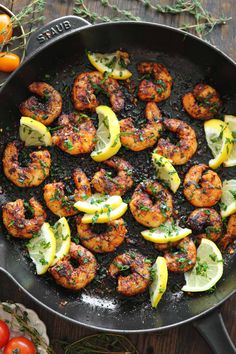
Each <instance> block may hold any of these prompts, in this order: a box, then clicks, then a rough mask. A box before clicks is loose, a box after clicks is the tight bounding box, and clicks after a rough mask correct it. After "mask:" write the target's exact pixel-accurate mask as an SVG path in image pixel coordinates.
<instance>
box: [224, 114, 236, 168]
mask: <svg viewBox="0 0 236 354" xmlns="http://www.w3.org/2000/svg"><path fill="white" fill-rule="evenodd" d="M224 119H225V123H227V124H228V126H229V129H230V130H231V133H232V136H233V148H232V151H231V153H230V155H229V158H228V160H226V161H224V166H225V167H231V166H236V117H235V116H225V118H224Z"/></svg>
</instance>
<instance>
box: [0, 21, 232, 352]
mask: <svg viewBox="0 0 236 354" xmlns="http://www.w3.org/2000/svg"><path fill="white" fill-rule="evenodd" d="M83 26H84V28H82V27H83ZM118 48H123V49H126V50H128V52H129V53H130V54H131V58H132V61H133V64H134V66H133V68H132V69H131V70H132V71H133V72H135V64H136V63H137V62H139V61H141V60H157V61H159V62H161V63H163V64H164V65H166V66H167V68H168V69H169V70H170V72H171V74H172V75H173V77H174V89H173V92H172V95H171V98H170V99H169V100H167V101H166V102H164V103H161V104H160V108H161V111H162V113H163V115H164V116H167V117H177V118H178V117H179V118H180V117H181V118H183V119H184V120H185V121H187V122H190V118H189V117H188V116H187V115H186V114H185V113H184V111H183V109H182V106H181V100H180V97H181V95H182V94H183V93H184V92H187V91H188V90H189V89H192V87H193V86H194V85H195V84H197V83H199V82H208V83H210V84H212V85H213V86H214V87H216V88H217V90H218V91H219V92H220V93H221V96H222V97H223V100H224V105H223V106H224V110H225V112H228V113H230V114H235V112H236V100H235V89H234V88H235V82H236V65H235V63H234V62H233V61H232V60H231V59H230V58H228V57H227V56H225V55H224V54H223V53H221V52H220V51H219V50H217V49H215V48H213V47H212V46H210V45H209V44H207V43H205V42H203V41H201V40H200V39H198V38H196V37H194V36H192V35H188V34H186V33H184V32H182V31H179V30H176V29H174V28H171V27H168V26H163V25H156V24H150V23H132V22H129V23H128V22H124V23H110V24H100V25H96V26H91V25H89V24H88V23H87V22H86V21H84V20H82V19H79V18H77V17H73V16H70V17H64V18H61V19H58V20H55V21H53V22H52V23H50V24H49V25H47V26H45V27H44V28H43V29H41V30H40V31H38V32H37V33H36V34H35V35H34V37H32V38H31V41H30V43H29V46H28V58H27V59H26V60H25V62H24V63H23V65H21V67H20V68H19V69H18V70H17V71H16V72H15V73H14V74H13V75H11V77H10V78H9V80H8V82H7V83H6V84H5V86H4V87H3V88H2V90H1V93H0V102H1V104H0V117H1V123H0V124H1V128H3V133H1V143H0V149H1V154H2V151H3V149H4V146H5V144H6V142H7V141H9V140H12V139H13V138H14V136H17V132H18V125H19V123H18V122H19V111H18V106H19V104H20V102H22V101H23V100H24V99H25V98H26V97H28V95H29V93H28V91H27V86H28V85H29V84H30V83H31V82H33V81H39V80H41V81H43V80H45V81H48V82H49V83H52V84H53V85H54V86H55V87H57V88H58V89H59V90H60V92H62V93H63V98H64V101H65V102H67V103H66V104H64V107H63V110H64V111H65V112H68V111H70V110H71V109H72V106H71V104H70V103H68V102H70V89H68V85H69V86H71V84H72V81H73V78H74V77H75V75H76V73H78V72H81V71H84V70H91V69H92V68H91V67H90V66H89V65H88V62H87V61H86V56H85V50H86V49H89V50H92V51H101V52H111V51H114V50H116V49H118ZM48 75H50V77H49V76H48ZM134 77H135V75H134ZM142 109H143V105H142V104H140V107H138V108H136V110H134V107H133V106H132V104H130V101H129V97H128V95H127V104H126V107H125V109H124V111H123V112H121V113H120V114H119V116H120V117H126V116H129V115H130V114H131V112H132V115H134V116H135V117H136V118H137V120H139V119H140V116H142ZM223 113H224V111H222V112H221V114H223ZM191 125H192V126H193V127H194V129H195V130H196V132H197V135H198V140H199V151H198V154H196V156H195V157H194V158H193V159H192V160H191V161H190V163H189V164H187V165H186V166H184V167H183V168H179V170H178V171H179V173H180V175H181V176H183V174H184V173H185V172H186V171H187V169H188V168H189V167H190V166H191V165H193V164H194V163H198V162H199V161H201V162H206V163H207V161H208V160H209V157H210V153H209V150H208V149H207V147H206V144H205V143H204V140H202V138H203V130H202V124H201V123H200V122H197V121H193V120H191ZM122 153H123V154H125V158H127V159H128V160H129V161H131V162H132V163H133V165H134V166H135V167H136V170H137V171H138V172H137V173H136V175H135V181H136V182H139V181H140V180H142V179H144V178H147V177H151V176H153V173H154V171H153V170H152V168H151V164H150V158H149V156H150V153H149V152H148V151H144V152H142V153H140V154H138V155H134V153H132V152H126V151H124V150H122V151H121V152H120V154H121V155H122ZM52 154H53V164H54V170H53V174H54V175H53V177H51V179H54V178H55V179H57V180H60V179H62V178H63V177H65V176H68V175H69V176H70V173H71V171H72V170H73V168H74V167H76V166H78V165H80V166H81V167H82V168H83V169H84V170H85V172H86V173H87V174H88V176H89V177H91V176H92V175H93V173H94V171H96V170H98V168H100V166H101V165H97V164H95V163H94V162H92V161H91V159H89V158H87V157H85V158H84V157H76V158H73V157H70V156H67V154H65V153H62V152H60V151H57V149H53V151H52ZM134 156H135V158H134ZM219 173H220V175H221V177H222V178H223V179H224V178H233V176H235V168H230V169H227V171H226V170H223V169H220V170H219ZM1 180H2V187H1V194H0V203H1V205H2V204H4V203H6V202H7V201H10V200H15V199H17V198H20V197H21V198H22V197H23V198H25V199H28V198H29V197H30V196H32V195H36V197H37V198H38V199H39V200H40V199H42V189H41V188H42V186H41V187H40V188H36V189H29V190H20V191H19V188H17V187H14V186H13V185H12V184H10V183H9V182H8V181H7V180H6V178H5V176H4V175H3V173H2V174H1ZM48 181H50V178H49V179H48V180H47V181H46V183H47V182H48ZM70 187H71V186H68V189H69V188H70ZM176 199H177V203H176V209H177V210H178V211H179V216H180V219H181V220H182V221H185V220H186V216H187V214H188V213H189V212H190V210H192V208H191V206H190V205H189V204H188V203H186V202H185V201H184V199H183V198H181V190H180V192H179V194H178V195H177V196H176ZM48 217H49V221H52V222H53V221H54V220H55V216H54V217H53V216H52V215H50V214H49V215H48ZM126 218H127V221H128V226H129V234H130V239H131V244H130V245H129V248H131V249H132V248H133V249H135V250H136V249H138V250H139V251H140V252H142V253H143V254H145V255H147V256H148V257H150V258H151V259H155V257H156V252H154V251H153V248H152V247H151V246H150V245H149V244H148V243H147V242H145V241H144V240H142V239H141V237H140V236H139V235H140V234H139V232H140V230H141V229H143V228H142V227H141V226H139V225H137V223H134V222H133V219H132V217H131V215H130V214H129V213H127V216H126ZM1 233H2V236H1V238H0V269H1V270H2V271H3V272H5V273H7V274H8V275H9V276H10V277H11V278H12V279H13V280H14V281H15V282H16V283H17V284H18V285H19V286H20V287H22V289H24V291H25V292H26V293H27V294H29V295H30V296H31V297H32V298H33V299H35V300H36V301H37V302H39V303H40V304H41V305H43V306H44V307H46V308H47V309H49V310H51V311H54V312H55V313H57V314H59V315H61V316H63V317H65V318H66V319H69V320H71V321H73V322H75V323H78V324H81V325H84V326H88V327H91V328H96V329H100V330H107V331H113V332H146V331H160V330H163V329H167V328H170V327H173V326H176V325H179V324H183V323H185V322H188V321H190V320H196V319H197V318H198V317H200V316H202V315H204V314H206V313H208V312H210V311H211V310H213V309H214V308H216V307H217V306H219V305H220V304H221V303H222V302H223V301H224V300H226V299H227V298H228V297H229V296H230V295H231V294H232V293H233V292H234V291H235V282H236V275H235V272H234V271H233V270H234V268H235V263H236V258H235V257H234V259H233V258H232V257H231V258H230V257H226V262H225V263H226V264H225V268H224V269H225V271H224V276H223V278H222V280H221V281H220V282H219V284H218V285H217V289H216V291H215V292H213V293H212V294H209V293H208V294H203V295H199V294H198V295H196V296H192V297H191V296H187V295H186V294H183V293H182V292H181V291H180V287H181V285H182V284H183V277H182V276H176V275H174V276H170V282H169V287H168V289H169V290H168V292H167V293H166V294H165V297H164V299H163V300H162V301H161V303H160V304H159V305H158V309H157V310H154V309H152V308H151V306H150V304H149V301H148V300H147V297H148V296H147V295H145V296H142V295H141V296H139V297H136V298H134V299H128V300H127V299H122V298H119V297H118V296H117V294H116V293H115V292H114V291H113V290H112V289H114V287H115V285H114V283H112V284H110V283H109V280H107V278H105V279H104V267H105V266H106V265H107V264H108V263H109V262H110V260H111V259H112V257H114V255H111V256H107V255H105V256H100V257H98V260H99V262H100V263H101V264H102V265H103V267H101V269H100V271H99V277H98V279H97V280H96V281H95V282H94V283H92V284H91V286H88V287H87V288H86V290H85V291H82V292H80V293H79V294H73V293H71V292H68V291H66V290H64V289H62V288H59V287H58V286H56V285H55V283H54V282H53V281H52V280H51V279H50V277H48V276H47V275H46V276H44V277H38V276H35V275H34V270H33V266H32V264H31V262H30V261H29V260H28V259H27V257H26V255H25V252H24V248H23V246H22V242H21V241H19V240H17V241H16V240H12V239H11V238H7V237H5V230H4V228H2V232H1ZM3 234H4V235H3ZM125 247H127V245H123V246H121V247H120V248H119V252H122V251H123V249H124V248H125ZM1 286H3V285H1ZM104 287H107V289H106V291H104ZM195 325H196V327H198V328H199V329H200V331H201V332H203V334H204V335H205V336H208V341H209V342H210V343H211V345H212V348H213V350H214V351H215V352H216V353H228V354H230V353H235V350H234V348H233V344H232V342H231V341H230V339H229V337H228V335H227V333H226V331H225V328H224V325H223V322H222V318H221V317H220V315H218V312H216V311H215V312H212V313H211V314H210V315H208V317H207V318H205V319H200V320H199V321H195Z"/></svg>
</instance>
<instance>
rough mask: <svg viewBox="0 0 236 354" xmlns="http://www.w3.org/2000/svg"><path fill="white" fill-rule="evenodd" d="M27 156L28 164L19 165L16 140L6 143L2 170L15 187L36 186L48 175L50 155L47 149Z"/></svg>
mask: <svg viewBox="0 0 236 354" xmlns="http://www.w3.org/2000/svg"><path fill="white" fill-rule="evenodd" d="M29 157H30V159H31V162H30V163H29V164H28V166H26V167H22V166H20V164H19V152H18V147H17V144H16V142H14V141H13V142H11V143H9V144H7V146H6V149H5V151H4V155H3V160H2V161H3V170H4V173H5V175H6V177H7V178H8V179H9V180H10V181H11V182H13V183H14V184H15V185H16V186H17V187H22V188H23V187H37V186H39V185H40V184H41V183H42V182H43V181H44V180H45V178H47V176H48V175H49V171H50V166H51V156H50V153H49V151H48V150H42V151H41V150H40V151H34V152H31V153H30V155H29Z"/></svg>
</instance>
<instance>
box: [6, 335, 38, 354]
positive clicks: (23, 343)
mask: <svg viewBox="0 0 236 354" xmlns="http://www.w3.org/2000/svg"><path fill="white" fill-rule="evenodd" d="M13 353H20V354H36V348H35V346H34V344H33V342H31V340H29V339H27V338H25V337H14V338H12V339H10V340H9V342H8V343H7V345H6V346H5V348H4V351H3V354H13Z"/></svg>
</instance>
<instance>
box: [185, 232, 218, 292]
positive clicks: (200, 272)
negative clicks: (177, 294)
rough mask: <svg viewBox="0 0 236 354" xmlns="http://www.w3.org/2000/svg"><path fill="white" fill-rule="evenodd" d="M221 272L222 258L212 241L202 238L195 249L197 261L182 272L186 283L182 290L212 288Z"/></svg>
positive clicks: (195, 290) (196, 290)
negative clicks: (190, 267) (188, 269)
mask: <svg viewBox="0 0 236 354" xmlns="http://www.w3.org/2000/svg"><path fill="white" fill-rule="evenodd" d="M222 274H223V258H222V254H221V252H220V250H219V248H218V247H217V246H216V244H215V243H214V242H212V241H211V240H208V239H206V238H203V239H202V241H201V244H200V246H199V247H198V249H197V262H196V264H195V266H194V268H193V269H191V270H190V271H189V272H186V273H184V277H185V281H186V284H185V285H184V286H183V288H182V290H183V291H189V292H199V291H207V290H209V289H210V288H212V287H213V286H214V285H215V284H216V283H217V282H218V280H219V279H220V278H221V277H222Z"/></svg>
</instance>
